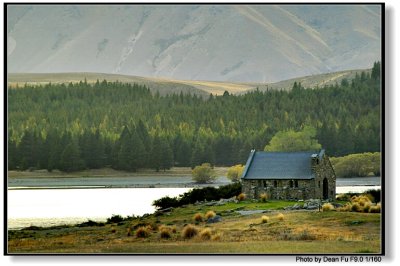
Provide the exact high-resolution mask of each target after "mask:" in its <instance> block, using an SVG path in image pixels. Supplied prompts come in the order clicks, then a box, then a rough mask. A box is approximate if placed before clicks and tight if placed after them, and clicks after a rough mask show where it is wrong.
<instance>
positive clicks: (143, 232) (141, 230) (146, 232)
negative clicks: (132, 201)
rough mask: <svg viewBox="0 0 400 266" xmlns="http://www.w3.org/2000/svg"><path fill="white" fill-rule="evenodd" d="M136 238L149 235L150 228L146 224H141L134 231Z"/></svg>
mask: <svg viewBox="0 0 400 266" xmlns="http://www.w3.org/2000/svg"><path fill="white" fill-rule="evenodd" d="M135 235H136V237H137V238H146V237H149V236H150V228H149V227H148V226H141V227H139V228H138V229H136V233H135Z"/></svg>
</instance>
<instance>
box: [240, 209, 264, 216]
mask: <svg viewBox="0 0 400 266" xmlns="http://www.w3.org/2000/svg"><path fill="white" fill-rule="evenodd" d="M265 211H266V210H252V211H237V212H238V213H240V215H252V214H257V213H263V212H265Z"/></svg>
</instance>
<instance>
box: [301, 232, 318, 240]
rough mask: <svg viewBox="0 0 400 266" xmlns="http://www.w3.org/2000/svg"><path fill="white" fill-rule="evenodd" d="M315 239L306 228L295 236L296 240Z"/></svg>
mask: <svg viewBox="0 0 400 266" xmlns="http://www.w3.org/2000/svg"><path fill="white" fill-rule="evenodd" d="M315 239H317V238H316V236H315V235H313V234H311V233H310V232H308V231H307V230H304V231H303V232H301V233H300V234H299V235H297V237H296V240H315Z"/></svg>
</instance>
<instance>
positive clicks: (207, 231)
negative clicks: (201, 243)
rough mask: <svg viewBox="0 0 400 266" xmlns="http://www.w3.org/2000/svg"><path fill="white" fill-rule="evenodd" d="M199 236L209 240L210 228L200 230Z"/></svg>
mask: <svg viewBox="0 0 400 266" xmlns="http://www.w3.org/2000/svg"><path fill="white" fill-rule="evenodd" d="M200 238H201V239H203V240H210V239H211V229H210V228H205V229H203V230H201V232H200Z"/></svg>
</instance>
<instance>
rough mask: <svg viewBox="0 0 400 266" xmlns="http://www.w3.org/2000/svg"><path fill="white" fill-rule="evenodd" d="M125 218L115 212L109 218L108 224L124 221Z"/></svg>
mask: <svg viewBox="0 0 400 266" xmlns="http://www.w3.org/2000/svg"><path fill="white" fill-rule="evenodd" d="M123 220H124V218H122V216H121V215H115V214H113V215H112V216H111V218H107V223H108V224H110V223H119V222H122V221H123Z"/></svg>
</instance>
